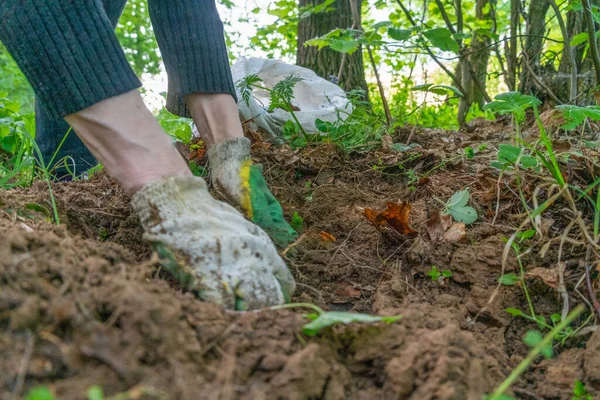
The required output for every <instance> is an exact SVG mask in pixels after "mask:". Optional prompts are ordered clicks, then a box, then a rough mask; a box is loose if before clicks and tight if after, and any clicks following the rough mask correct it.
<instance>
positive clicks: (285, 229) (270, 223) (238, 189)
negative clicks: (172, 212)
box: [208, 137, 298, 247]
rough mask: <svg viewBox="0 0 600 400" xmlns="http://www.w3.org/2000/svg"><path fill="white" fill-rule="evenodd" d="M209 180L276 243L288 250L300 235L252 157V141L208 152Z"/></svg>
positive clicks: (231, 143)
mask: <svg viewBox="0 0 600 400" xmlns="http://www.w3.org/2000/svg"><path fill="white" fill-rule="evenodd" d="M208 160H209V164H210V177H211V181H212V183H213V185H214V186H215V188H216V189H217V190H218V191H219V192H221V193H222V194H224V195H225V197H227V198H228V199H229V200H230V201H232V202H233V203H235V204H236V205H238V206H239V207H240V208H241V209H242V210H243V211H244V212H245V213H246V216H247V217H248V218H249V219H250V220H251V221H252V222H254V223H255V224H257V225H258V226H260V227H261V228H262V229H264V230H265V232H267V233H268V234H269V236H270V237H271V239H273V241H274V242H275V244H277V245H278V246H280V247H285V246H286V245H288V244H289V243H291V242H293V241H294V240H295V239H296V238H297V237H298V233H297V232H296V231H295V230H294V229H293V228H292V227H291V226H290V225H289V224H288V223H287V221H286V220H285V218H284V217H283V210H282V209H281V205H280V204H279V202H278V201H277V199H276V198H275V196H273V194H272V193H271V191H270V190H269V187H268V186H267V183H266V182H265V179H264V177H263V175H262V166H260V165H254V164H253V163H252V158H251V157H250V141H249V140H248V139H247V138H244V137H241V138H237V139H233V140H228V141H226V142H223V143H219V144H216V145H214V146H212V147H211V148H210V149H209V150H208Z"/></svg>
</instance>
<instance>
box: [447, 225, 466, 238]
mask: <svg viewBox="0 0 600 400" xmlns="http://www.w3.org/2000/svg"><path fill="white" fill-rule="evenodd" d="M444 240H445V241H446V242H448V243H465V242H466V241H467V230H466V225H465V224H464V223H463V222H456V223H454V224H453V225H452V226H451V227H450V229H448V231H446V233H445V234H444Z"/></svg>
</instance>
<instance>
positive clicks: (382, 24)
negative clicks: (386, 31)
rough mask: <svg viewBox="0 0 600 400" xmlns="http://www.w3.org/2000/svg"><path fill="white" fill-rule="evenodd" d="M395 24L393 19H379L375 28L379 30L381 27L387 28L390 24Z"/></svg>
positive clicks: (374, 25)
mask: <svg viewBox="0 0 600 400" xmlns="http://www.w3.org/2000/svg"><path fill="white" fill-rule="evenodd" d="M391 25H394V23H393V22H392V21H379V22H377V23H375V24H373V30H374V31H377V30H379V29H381V28H384V27H385V28H387V27H388V26H391Z"/></svg>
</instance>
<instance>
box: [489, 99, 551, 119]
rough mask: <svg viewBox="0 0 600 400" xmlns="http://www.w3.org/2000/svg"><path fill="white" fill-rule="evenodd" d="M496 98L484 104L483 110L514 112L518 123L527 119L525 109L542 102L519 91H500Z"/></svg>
mask: <svg viewBox="0 0 600 400" xmlns="http://www.w3.org/2000/svg"><path fill="white" fill-rule="evenodd" d="M494 99H495V101H492V102H490V103H488V104H486V105H484V106H483V110H484V111H487V110H489V111H491V112H494V113H498V114H500V115H504V114H512V115H513V116H514V117H515V120H516V121H517V122H518V123H521V122H523V121H524V120H525V110H527V109H528V108H530V107H533V106H537V105H540V104H541V103H542V102H541V101H540V100H539V99H537V98H535V97H533V96H529V95H524V94H521V93H519V92H506V93H500V94H499V95H496V97H494Z"/></svg>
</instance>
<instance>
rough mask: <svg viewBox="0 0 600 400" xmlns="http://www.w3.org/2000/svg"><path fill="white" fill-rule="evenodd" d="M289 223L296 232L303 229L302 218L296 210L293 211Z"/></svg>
mask: <svg viewBox="0 0 600 400" xmlns="http://www.w3.org/2000/svg"><path fill="white" fill-rule="evenodd" d="M290 225H291V226H292V228H294V230H295V231H296V232H302V231H303V230H304V218H302V217H301V216H300V214H298V212H297V211H294V215H292V220H291V221H290Z"/></svg>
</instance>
